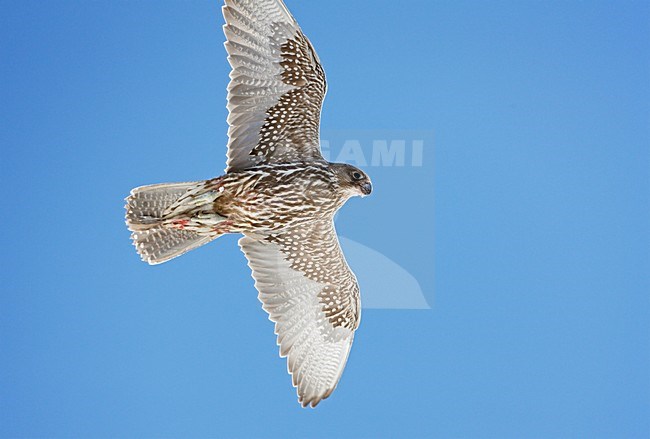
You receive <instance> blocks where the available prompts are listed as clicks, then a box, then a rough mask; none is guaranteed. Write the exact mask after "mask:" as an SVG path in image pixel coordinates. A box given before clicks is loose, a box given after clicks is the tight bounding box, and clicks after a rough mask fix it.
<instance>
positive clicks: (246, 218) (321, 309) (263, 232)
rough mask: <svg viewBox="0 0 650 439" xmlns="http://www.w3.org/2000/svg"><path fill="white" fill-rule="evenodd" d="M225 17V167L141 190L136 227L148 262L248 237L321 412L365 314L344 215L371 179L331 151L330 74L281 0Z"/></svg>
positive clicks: (269, 305) (132, 222)
mask: <svg viewBox="0 0 650 439" xmlns="http://www.w3.org/2000/svg"><path fill="white" fill-rule="evenodd" d="M223 15H224V17H225V20H226V24H225V25H224V32H225V34H226V40H227V41H226V43H225V46H226V50H227V52H228V60H229V62H230V65H231V67H232V71H231V73H230V84H229V85H228V110H229V112H230V114H229V116H228V123H229V125H230V128H229V130H228V137H229V141H228V153H227V156H228V161H227V167H226V170H225V174H224V175H223V176H221V177H217V178H214V179H211V180H206V181H198V182H192V183H168V184H157V185H153V186H144V187H139V188H137V189H133V190H132V191H131V195H130V196H129V197H128V198H127V199H126V201H127V204H126V223H127V225H128V228H129V230H131V231H132V234H131V238H132V239H133V243H134V245H135V248H136V250H137V251H138V253H139V254H140V256H141V257H142V259H143V260H144V261H146V262H148V263H149V264H160V263H162V262H166V261H169V260H170V259H172V258H175V257H177V256H180V255H182V254H184V253H186V252H188V251H190V250H192V249H194V248H197V247H199V246H201V245H204V244H207V243H208V242H210V241H212V240H214V239H216V238H218V237H219V236H221V235H223V234H226V233H241V234H243V235H244V236H243V238H241V239H240V240H239V245H240V247H241V249H242V251H243V252H244V254H245V255H246V258H247V259H248V265H249V266H250V268H251V270H252V275H253V278H254V279H255V287H256V288H257V290H258V292H259V299H260V301H261V302H262V306H263V308H264V310H266V311H267V312H268V314H269V319H270V320H272V321H273V322H275V333H276V334H277V336H278V339H277V342H278V345H279V346H280V355H281V356H282V357H287V362H288V370H289V373H290V374H291V375H292V380H293V385H294V386H295V387H296V388H297V393H298V399H299V401H300V403H301V404H302V405H303V407H306V406H308V405H311V406H312V407H315V406H316V405H317V404H318V403H319V402H320V401H321V400H322V399H325V398H327V397H328V396H329V395H330V394H331V393H332V391H333V390H334V388H335V387H336V385H337V383H338V381H339V379H340V377H341V374H342V372H343V368H344V367H345V363H346V361H347V358H348V354H349V352H350V346H351V345H352V340H353V338H354V331H355V330H356V329H357V328H358V326H359V319H360V314H361V305H360V301H359V286H358V284H357V280H356V278H355V276H354V274H353V273H352V271H350V268H349V267H348V264H347V262H346V261H345V257H344V256H343V253H342V252H341V247H340V246H339V242H338V238H337V236H336V231H335V229H334V222H333V218H334V214H335V213H336V212H337V211H338V209H339V208H340V207H341V206H343V204H345V202H346V201H347V200H348V199H349V198H350V197H353V196H356V195H360V196H365V195H368V194H370V192H371V190H372V185H371V182H370V178H368V176H367V175H366V174H365V173H364V172H363V171H362V170H360V169H357V168H355V167H354V166H350V165H347V164H341V163H329V162H327V161H326V160H325V159H323V157H322V155H321V153H320V147H319V144H320V141H319V123H320V113H321V106H322V103H323V99H324V97H325V91H326V83H325V73H324V72H323V68H322V67H321V64H320V61H319V59H318V56H317V55H316V52H315V51H314V48H313V47H312V45H311V43H310V42H309V40H308V39H307V38H306V37H305V35H304V34H303V33H302V31H301V30H300V27H299V26H298V23H297V22H296V20H295V19H294V18H293V16H292V15H291V13H289V11H288V10H287V8H286V6H285V5H284V3H283V2H282V0H226V2H225V6H224V7H223Z"/></svg>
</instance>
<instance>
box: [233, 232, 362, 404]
mask: <svg viewBox="0 0 650 439" xmlns="http://www.w3.org/2000/svg"><path fill="white" fill-rule="evenodd" d="M239 245H240V246H241V248H242V250H243V252H244V254H245V255H246V258H247V259H248V265H249V266H250V268H251V269H252V271H253V278H254V279H255V287H256V288H257V290H258V291H259V299H260V301H261V302H262V306H263V308H264V310H266V312H268V313H269V319H270V320H272V321H273V322H275V333H276V334H277V335H278V345H279V346H280V355H281V356H282V357H285V356H286V357H288V358H287V363H288V370H289V373H290V374H291V375H292V378H293V385H294V386H295V387H297V392H298V399H299V401H300V403H301V404H302V405H303V407H306V406H307V405H309V404H311V406H312V407H315V406H316V404H318V403H319V402H320V401H321V400H322V399H325V398H327V397H328V396H329V395H330V394H331V393H332V391H333V390H334V388H335V387H336V384H337V383H338V381H339V378H340V377H341V374H342V373H343V368H344V367H345V362H346V361H347V358H348V353H349V352H350V346H351V345H352V340H353V338H354V331H355V329H356V328H357V327H358V325H359V319H360V312H361V305H360V303H359V287H358V285H357V280H356V278H355V276H354V274H353V273H352V272H351V271H350V268H349V267H348V264H347V262H346V261H345V257H344V256H343V253H342V252H341V248H340V246H339V242H338V239H337V237H336V231H335V230H334V224H333V222H332V220H331V219H328V220H322V221H319V222H316V223H313V224H309V225H307V226H303V227H299V228H298V227H297V228H292V229H288V230H286V231H283V232H282V233H280V234H275V235H269V236H266V237H254V236H245V237H244V238H242V239H240V241H239Z"/></svg>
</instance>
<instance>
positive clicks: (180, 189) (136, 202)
mask: <svg viewBox="0 0 650 439" xmlns="http://www.w3.org/2000/svg"><path fill="white" fill-rule="evenodd" d="M198 184H199V182H191V183H162V184H153V185H150V186H141V187H138V188H135V189H133V190H132V191H131V195H130V196H129V197H128V198H127V199H126V224H127V226H129V230H132V231H136V230H147V229H149V228H151V227H152V226H154V225H157V224H159V223H160V220H161V219H162V216H163V212H164V211H165V209H167V208H168V207H169V206H171V205H172V204H174V202H175V201H176V200H178V199H179V198H180V197H181V196H182V195H183V194H185V193H186V192H187V191H189V190H191V189H193V188H195V187H196V186H197V185H198Z"/></svg>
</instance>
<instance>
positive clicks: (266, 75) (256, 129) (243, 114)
mask: <svg viewBox="0 0 650 439" xmlns="http://www.w3.org/2000/svg"><path fill="white" fill-rule="evenodd" d="M223 15H224V17H225V19H226V24H225V25H224V33H225V34H226V39H227V41H226V50H227V51H228V61H229V62H230V65H231V67H232V71H231V72H230V84H229V85H228V111H229V112H230V114H229V116H228V123H229V124H230V129H229V130H228V138H229V141H228V166H227V167H226V171H227V172H228V171H236V170H241V169H246V168H250V167H252V166H255V165H257V164H260V163H273V162H275V163H279V162H286V161H296V160H305V161H308V160H319V159H322V156H321V154H320V149H319V124H320V113H321V107H322V104H323V99H324V98H325V92H326V88H327V86H326V82H325V73H324V71H323V68H322V67H321V65H320V62H319V60H318V56H317V55H316V52H315V51H314V49H313V47H312V46H311V43H310V42H309V40H308V39H307V38H306V37H305V36H304V35H303V33H302V31H301V30H300V27H299V26H298V23H297V22H296V20H295V19H294V18H293V17H292V16H291V14H290V13H289V11H288V10H287V8H286V6H285V5H284V3H283V2H282V0H226V4H225V6H224V7H223Z"/></svg>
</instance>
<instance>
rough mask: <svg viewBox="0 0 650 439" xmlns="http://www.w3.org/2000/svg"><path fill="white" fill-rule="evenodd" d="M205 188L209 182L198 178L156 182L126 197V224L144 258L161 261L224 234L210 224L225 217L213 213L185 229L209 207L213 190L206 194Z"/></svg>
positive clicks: (179, 254)
mask: <svg viewBox="0 0 650 439" xmlns="http://www.w3.org/2000/svg"><path fill="white" fill-rule="evenodd" d="M205 187H206V182H204V181H199V182H191V183H163V184H155V185H151V186H142V187H139V188H136V189H133V190H132V191H131V195H130V196H129V197H127V199H126V224H127V226H128V228H129V230H131V231H132V232H133V233H132V234H131V239H132V240H133V245H134V246H135V249H136V250H137V252H138V254H139V255H140V257H141V258H142V260H143V261H145V262H148V263H149V264H152V265H155V264H161V263H163V262H167V261H169V260H170V259H173V258H176V257H178V256H181V255H182V254H184V253H187V252H188V251H190V250H193V249H195V248H197V247H200V246H202V245H204V244H207V243H208V242H210V241H212V240H214V239H216V238H217V237H219V236H220V235H221V234H220V233H218V232H216V231H213V230H212V229H211V228H210V227H209V225H214V224H215V223H216V224H218V223H219V221H222V220H225V218H223V217H220V216H219V215H217V214H214V213H211V214H210V213H208V214H204V215H203V216H202V218H205V220H206V221H205V224H204V223H203V222H201V223H197V224H194V223H193V224H192V225H193V226H195V227H194V228H193V229H191V230H190V229H189V227H188V229H186V228H185V225H186V224H188V223H190V221H192V218H193V215H194V214H196V213H197V212H198V211H200V210H201V208H202V207H206V208H207V207H208V203H207V202H205V201H206V200H209V198H210V197H209V194H211V192H209V191H208V192H207V196H206V193H205V192H204V190H205ZM197 194H203V197H198V200H199V202H197V196H196V195H197ZM184 206H186V209H183V207H184ZM177 218H180V219H177ZM208 219H209V220H210V224H208V221H207V220H208ZM204 225H205V227H203V226H204Z"/></svg>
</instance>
